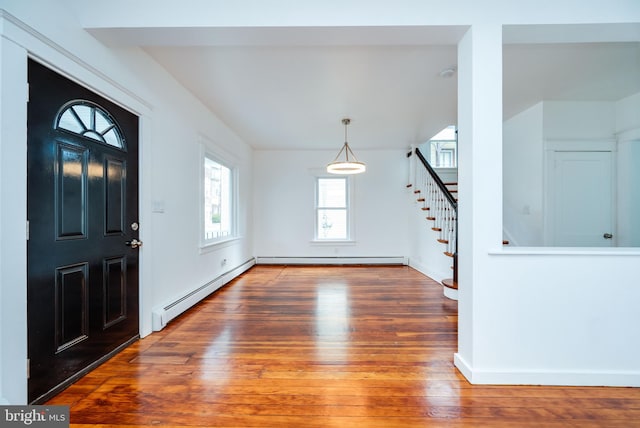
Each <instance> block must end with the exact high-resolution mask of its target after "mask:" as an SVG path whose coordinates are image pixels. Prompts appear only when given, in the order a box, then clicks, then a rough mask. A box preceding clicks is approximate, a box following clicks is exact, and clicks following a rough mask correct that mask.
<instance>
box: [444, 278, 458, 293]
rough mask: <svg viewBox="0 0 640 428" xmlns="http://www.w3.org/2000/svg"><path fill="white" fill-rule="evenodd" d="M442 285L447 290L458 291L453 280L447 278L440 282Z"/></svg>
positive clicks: (456, 284)
mask: <svg viewBox="0 0 640 428" xmlns="http://www.w3.org/2000/svg"><path fill="white" fill-rule="evenodd" d="M442 285H444V286H445V287H447V288H451V289H453V290H457V289H458V283H457V282H455V281H454V280H453V278H447V279H443V280H442Z"/></svg>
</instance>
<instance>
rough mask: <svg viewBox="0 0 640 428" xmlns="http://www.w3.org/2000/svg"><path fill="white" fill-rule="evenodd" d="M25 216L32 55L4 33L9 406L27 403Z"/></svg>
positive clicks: (2, 317)
mask: <svg viewBox="0 0 640 428" xmlns="http://www.w3.org/2000/svg"><path fill="white" fill-rule="evenodd" d="M0 24H1V22H0ZM26 220H27V53H26V51H25V50H24V49H23V48H21V47H20V46H18V45H16V44H15V43H13V42H11V41H9V40H7V39H6V38H4V37H0V236H2V239H0V368H1V369H0V402H1V401H5V402H7V403H10V404H25V403H26V401H27V370H26V367H27V365H26V362H27V241H26V229H27V225H26Z"/></svg>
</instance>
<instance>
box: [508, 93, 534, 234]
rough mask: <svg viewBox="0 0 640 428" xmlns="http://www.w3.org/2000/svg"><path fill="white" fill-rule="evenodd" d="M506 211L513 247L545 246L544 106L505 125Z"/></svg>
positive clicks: (524, 112)
mask: <svg viewBox="0 0 640 428" xmlns="http://www.w3.org/2000/svg"><path fill="white" fill-rule="evenodd" d="M502 132H503V135H502V138H503V140H502V142H503V145H502V150H503V151H502V158H503V162H502V171H503V172H502V174H503V177H502V191H503V193H504V195H503V202H502V204H503V205H502V210H503V216H504V225H503V228H504V231H505V238H506V239H508V240H509V241H510V244H511V245H518V246H539V245H543V237H544V234H543V199H542V186H543V159H544V147H543V141H544V139H543V103H538V104H536V105H534V106H533V107H530V108H528V109H527V110H525V111H523V112H521V113H519V114H517V115H516V116H514V117H512V118H511V119H509V120H507V121H505V122H504V124H503V131H502Z"/></svg>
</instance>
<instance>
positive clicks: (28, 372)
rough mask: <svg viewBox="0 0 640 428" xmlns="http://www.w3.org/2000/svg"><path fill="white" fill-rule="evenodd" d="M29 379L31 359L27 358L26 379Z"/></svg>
mask: <svg viewBox="0 0 640 428" xmlns="http://www.w3.org/2000/svg"><path fill="white" fill-rule="evenodd" d="M30 377H31V359H29V358H27V379H29V378H30Z"/></svg>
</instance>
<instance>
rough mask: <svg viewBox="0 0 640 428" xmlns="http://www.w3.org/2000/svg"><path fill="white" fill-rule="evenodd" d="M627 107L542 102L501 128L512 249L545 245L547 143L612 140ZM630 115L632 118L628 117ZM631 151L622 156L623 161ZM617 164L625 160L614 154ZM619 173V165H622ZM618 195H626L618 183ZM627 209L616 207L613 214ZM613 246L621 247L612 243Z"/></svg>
mask: <svg viewBox="0 0 640 428" xmlns="http://www.w3.org/2000/svg"><path fill="white" fill-rule="evenodd" d="M630 111H633V106H632V105H631V104H629V103H625V104H621V105H620V104H616V103H615V102H594V101H544V102H541V103H539V104H537V105H535V106H533V107H531V108H529V109H527V110H525V111H523V112H521V113H519V114H517V115H515V116H513V117H512V118H510V119H508V120H507V121H505V122H504V124H503V132H504V136H503V159H504V162H503V171H504V177H503V192H504V201H503V213H504V229H505V231H506V232H507V235H508V238H509V239H511V240H512V241H513V242H511V244H512V245H516V246H542V245H545V240H544V236H545V218H544V216H545V212H544V209H545V206H546V203H545V199H544V190H545V189H544V186H545V174H546V173H547V170H546V168H547V166H546V164H545V161H544V156H545V150H547V149H548V148H547V147H546V145H547V144H548V143H553V144H554V146H558V145H562V144H563V143H567V144H572V147H573V150H574V149H575V144H576V143H579V144H591V143H599V142H610V141H614V139H615V138H616V117H626V116H629V115H630V114H629V112H630ZM631 116H633V113H631ZM631 153H634V152H628V153H625V155H624V156H627V155H630V154H631ZM618 158H620V159H621V160H622V162H623V163H624V162H630V161H631V158H628V157H623V155H620V154H619V155H618ZM623 168H624V165H623ZM619 182H620V183H622V184H623V187H621V188H620V189H618V194H620V195H622V196H623V202H624V195H626V194H628V186H629V185H628V184H627V185H626V187H624V183H633V181H630V180H628V179H627V178H624V179H622V180H620V181H619ZM628 209H629V205H628V204H624V203H623V205H621V206H618V211H619V212H624V211H625V210H628ZM618 245H622V244H621V243H620V242H618Z"/></svg>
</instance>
